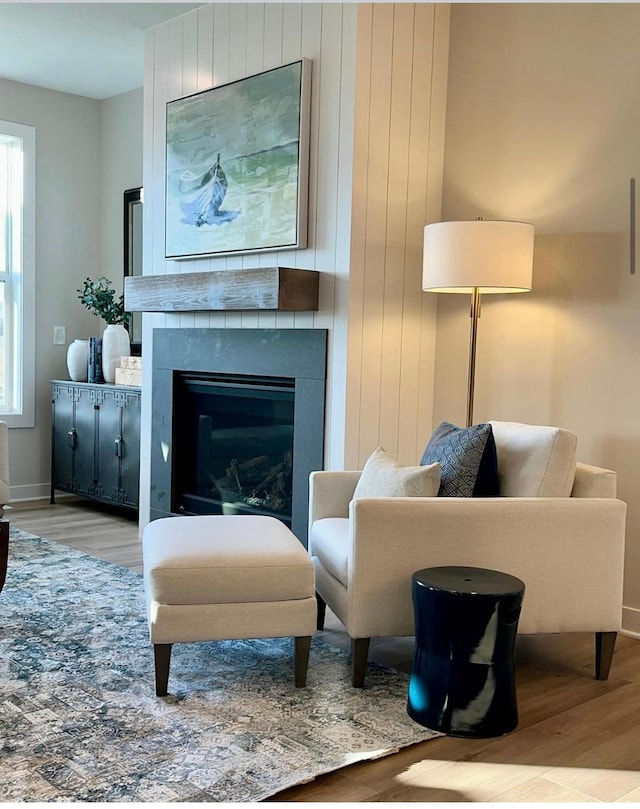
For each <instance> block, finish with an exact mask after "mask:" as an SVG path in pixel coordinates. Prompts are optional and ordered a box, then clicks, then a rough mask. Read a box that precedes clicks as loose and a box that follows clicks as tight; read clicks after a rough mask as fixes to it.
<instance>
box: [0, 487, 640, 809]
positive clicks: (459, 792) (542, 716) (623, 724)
mask: <svg viewBox="0 0 640 809" xmlns="http://www.w3.org/2000/svg"><path fill="white" fill-rule="evenodd" d="M7 517H8V518H9V519H10V520H11V524H12V525H14V526H15V527H16V528H22V529H24V530H25V531H30V532H32V533H34V534H38V535H40V536H45V537H47V538H48V539H53V540H56V541H58V542H63V543H64V544H67V545H71V546H73V547H75V548H78V549H80V550H82V551H84V552H85V553H89V554H92V555H94V556H98V557H100V558H102V559H107V560H108V561H110V562H114V563H115V564H121V565H124V566H126V567H130V568H133V569H134V570H137V571H138V572H140V571H141V570H142V554H141V547H140V540H139V538H138V526H137V520H136V519H135V517H133V516H131V515H130V514H129V513H127V512H122V513H118V512H115V511H113V510H110V509H108V508H106V507H105V508H102V507H100V506H98V505H96V504H94V503H90V502H88V501H81V500H78V501H74V500H67V499H65V500H62V499H61V500H59V501H58V503H56V505H53V506H52V505H49V504H48V503H46V502H44V501H38V502H34V503H17V504H15V506H14V508H13V510H11V511H9V512H7ZM326 626H327V628H326V629H325V631H324V632H323V633H322V637H323V639H325V640H327V641H329V642H331V643H334V644H336V645H339V646H342V647H348V638H347V637H346V635H345V633H344V630H343V629H342V627H341V625H340V624H339V623H338V621H337V620H336V619H335V617H334V616H332V615H331V614H330V613H329V611H327V624H326ZM593 646H594V642H593V636H591V635H581V634H567V635H537V636H521V637H519V638H518V642H517V647H516V661H517V676H518V706H519V712H520V721H519V724H518V727H517V729H516V730H515V731H513V732H512V733H509V734H508V735H507V736H502V737H500V738H497V739H481V740H470V739H454V738H449V737H442V738H439V739H435V740H433V741H430V742H425V743H423V744H419V745H413V746H412V747H409V748H405V749H404V750H401V751H400V752H399V753H397V754H395V755H392V756H387V757H386V758H383V759H380V760H378V761H372V762H366V763H362V764H355V765H352V766H350V767H346V768H344V769H342V770H338V771H337V772H335V773H330V774H328V775H325V776H322V777H320V778H317V779H316V780H315V781H313V782H311V783H309V784H305V785H303V786H299V787H294V788H292V789H289V790H286V791H284V792H281V793H279V794H278V795H277V796H275V797H274V798H273V799H272V800H273V801H283V802H284V801H291V802H370V801H375V802H388V803H392V802H407V803H418V802H425V803H427V802H481V801H485V802H486V801H489V802H514V803H516V802H534V803H545V802H565V801H573V802H606V803H613V802H638V801H640V641H638V640H635V639H633V638H629V637H625V636H619V637H618V643H617V646H616V652H615V654H614V658H613V664H612V667H611V675H610V677H609V680H607V681H606V682H599V681H597V680H594V679H593V665H594V651H593ZM411 653H412V642H411V639H408V638H401V639H393V640H388V639H385V640H378V641H374V642H373V643H372V651H371V656H372V657H374V658H375V659H376V660H378V661H379V662H380V663H383V664H386V665H393V666H396V667H397V668H400V669H402V670H405V671H409V670H410V665H411ZM345 677H348V671H347V668H346V667H345Z"/></svg>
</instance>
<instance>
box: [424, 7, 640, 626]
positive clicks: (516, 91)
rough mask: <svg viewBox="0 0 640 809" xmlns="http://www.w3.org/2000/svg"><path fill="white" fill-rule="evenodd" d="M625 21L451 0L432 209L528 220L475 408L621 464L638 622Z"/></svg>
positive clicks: (639, 517) (629, 56)
mask: <svg viewBox="0 0 640 809" xmlns="http://www.w3.org/2000/svg"><path fill="white" fill-rule="evenodd" d="M638 31H640V6H638V5H637V4H612V5H609V4H606V3H605V4H521V5H520V4H496V5H493V4H464V5H456V4H454V5H453V6H452V12H451V43H450V62H449V86H448V109H447V126H446V150H445V174H444V198H443V218H444V219H473V218H474V217H476V216H483V217H484V218H485V219H489V218H509V219H521V220H523V221H527V222H532V223H533V224H534V225H535V226H536V240H535V260H534V275H533V291H532V292H531V293H529V294H526V295H513V296H495V298H493V296H491V298H492V299H491V300H488V299H487V298H485V299H484V302H483V307H482V317H481V319H480V323H479V335H478V363H477V371H476V409H475V420H476V421H482V420H486V419H489V418H494V419H505V420H514V421H529V422H533V423H538V424H556V425H560V426H564V427H567V428H568V429H570V430H572V431H574V432H575V433H577V435H578V455H579V458H580V460H583V461H586V462H589V463H595V464H599V465H602V466H606V467H609V468H612V469H615V470H616V471H617V472H618V491H619V496H620V497H621V498H622V499H623V500H625V501H626V502H627V503H628V507H629V510H628V522H627V551H626V565H625V570H626V576H625V604H626V608H625V616H624V625H625V627H626V628H627V629H630V630H634V631H636V632H640V576H639V575H638V570H640V503H639V501H638V498H637V492H638V491H639V490H640V460H639V459H640V453H639V452H638V450H639V448H640V419H638V411H639V407H640V345H639V343H638V334H639V333H640V274H636V275H634V276H632V275H630V274H629V256H628V251H629V178H630V177H637V176H638V174H639V173H640V156H639V152H638V137H637V133H638V132H639V131H640V106H639V105H638V99H637V87H638V80H639V79H640V50H639V49H638V45H637V34H638ZM638 210H639V211H640V205H639V206H638ZM639 271H640V264H639ZM438 298H439V303H438V331H437V362H436V384H435V405H434V421H435V422H438V421H440V420H441V419H445V418H446V419H449V420H451V421H454V422H458V423H460V422H462V421H463V420H464V408H465V396H466V368H467V346H468V332H469V318H468V308H467V304H468V302H467V303H465V301H463V300H458V296H455V295H452V296H446V295H440V296H438Z"/></svg>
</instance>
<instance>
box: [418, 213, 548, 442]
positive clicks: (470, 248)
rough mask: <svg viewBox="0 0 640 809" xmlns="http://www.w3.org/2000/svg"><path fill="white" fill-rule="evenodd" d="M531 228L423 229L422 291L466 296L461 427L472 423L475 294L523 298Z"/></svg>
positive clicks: (466, 225) (472, 225)
mask: <svg viewBox="0 0 640 809" xmlns="http://www.w3.org/2000/svg"><path fill="white" fill-rule="evenodd" d="M533 238H534V227H533V225H529V224H526V223H525V222H503V221H490V220H484V219H476V220H473V221H467V222H435V223H433V224H431V225H426V227H425V229H424V253H423V265H422V289H423V290H424V291H425V292H457V293H467V294H470V295H471V312H470V314H471V338H470V345H469V384H468V390H467V427H470V426H471V425H472V423H473V394H474V382H475V364H476V336H477V330H478V316H479V314H480V294H481V293H483V294H501V293H505V292H529V290H530V289H531V281H532V277H533Z"/></svg>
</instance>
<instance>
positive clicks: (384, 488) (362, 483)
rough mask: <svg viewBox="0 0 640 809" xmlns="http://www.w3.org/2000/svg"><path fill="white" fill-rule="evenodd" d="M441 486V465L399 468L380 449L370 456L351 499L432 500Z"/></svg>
mask: <svg viewBox="0 0 640 809" xmlns="http://www.w3.org/2000/svg"><path fill="white" fill-rule="evenodd" d="M439 486H440V465H439V464H437V463H432V464H429V465H428V466H424V465H423V466H401V465H400V464H399V463H398V461H396V460H395V458H392V457H391V455H389V453H388V452H385V450H384V449H383V448H382V447H378V448H377V449H376V450H375V451H374V452H373V453H372V454H371V455H370V456H369V459H368V461H367V462H366V464H365V465H364V469H363V470H362V474H361V475H360V479H359V480H358V484H357V486H356V489H355V492H354V493H353V499H354V500H355V499H359V498H363V497H435V496H436V495H437V494H438V487H439Z"/></svg>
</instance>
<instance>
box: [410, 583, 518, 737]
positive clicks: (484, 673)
mask: <svg viewBox="0 0 640 809" xmlns="http://www.w3.org/2000/svg"><path fill="white" fill-rule="evenodd" d="M412 594H413V608H414V615H415V629H416V635H415V648H414V657H413V671H412V673H411V679H410V681H409V698H408V703H407V713H408V714H409V716H410V717H411V718H412V719H414V720H415V721H416V722H419V723H420V724H421V725H425V726H426V727H428V728H431V729H432V730H438V731H440V732H442V733H446V734H447V735H449V736H465V737H472V738H486V737H490V736H501V735H502V734H504V733H508V732H509V731H511V730H513V729H514V728H515V727H516V726H517V724H518V706H517V702H516V684H515V666H514V660H513V651H514V646H515V639H516V634H517V631H518V619H519V617H520V609H521V606H522V598H523V595H524V583H523V582H522V581H520V579H517V578H516V577H515V576H510V575H509V574H507V573H501V572H499V571H497V570H484V569H481V568H476V567H432V568H426V569H424V570H418V571H417V572H416V573H414V574H413V577H412Z"/></svg>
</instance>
